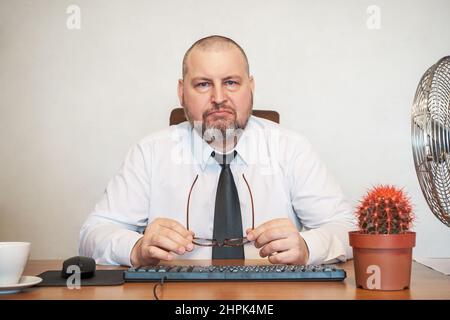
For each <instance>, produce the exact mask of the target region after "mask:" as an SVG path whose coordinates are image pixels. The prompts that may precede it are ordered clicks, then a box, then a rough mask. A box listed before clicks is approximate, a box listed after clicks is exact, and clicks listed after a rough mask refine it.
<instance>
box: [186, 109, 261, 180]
mask: <svg viewBox="0 0 450 320" xmlns="http://www.w3.org/2000/svg"><path fill="white" fill-rule="evenodd" d="M253 127H254V123H253V116H250V118H249V120H248V122H247V126H246V127H245V129H244V130H243V132H242V135H241V137H240V138H239V141H238V143H237V145H236V147H235V148H234V150H236V151H237V155H236V161H237V162H238V163H243V164H244V165H247V164H248V160H249V154H248V152H249V146H251V144H252V143H255V141H254V139H255V137H254V135H252V134H251V133H250V132H251V130H252V129H253ZM191 136H192V139H191V150H192V153H193V156H194V159H195V161H196V163H198V164H199V165H200V167H201V169H202V171H204V170H205V168H206V165H207V164H208V163H209V161H211V160H212V161H213V162H216V161H215V160H214V159H213V158H212V157H211V153H212V152H213V151H214V148H212V147H211V146H210V145H209V144H208V143H207V142H206V141H205V140H203V138H202V137H201V136H200V134H199V133H198V132H197V131H196V130H195V129H194V128H192V127H191Z"/></svg>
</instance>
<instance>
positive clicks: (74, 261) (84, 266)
mask: <svg viewBox="0 0 450 320" xmlns="http://www.w3.org/2000/svg"><path fill="white" fill-rule="evenodd" d="M71 266H72V268H70V267H71ZM73 266H75V268H74V267H73ZM76 267H78V268H79V270H80V276H81V279H88V278H92V277H93V276H94V275H95V260H94V259H92V258H89V257H83V256H76V257H72V258H69V259H67V260H65V261H64V263H63V267H62V270H61V277H63V278H64V279H67V278H68V277H70V276H71V275H73V274H74V273H75V271H76V270H77V269H76Z"/></svg>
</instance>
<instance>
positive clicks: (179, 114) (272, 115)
mask: <svg viewBox="0 0 450 320" xmlns="http://www.w3.org/2000/svg"><path fill="white" fill-rule="evenodd" d="M252 114H253V115H254V116H255V117H259V118H264V119H267V120H270V121H273V122H276V123H280V114H279V113H278V112H276V111H273V110H253V111H252ZM186 120H187V119H186V116H185V115H184V110H183V108H175V109H173V110H172V112H171V113H170V119H169V125H174V124H179V123H181V122H184V121H186Z"/></svg>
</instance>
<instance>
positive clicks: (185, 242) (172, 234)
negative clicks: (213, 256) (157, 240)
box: [160, 227, 194, 251]
mask: <svg viewBox="0 0 450 320" xmlns="http://www.w3.org/2000/svg"><path fill="white" fill-rule="evenodd" d="M160 234H161V235H163V236H165V237H167V238H169V239H171V240H173V241H175V242H176V243H178V244H179V245H180V246H184V247H185V248H186V250H188V251H192V250H193V249H194V245H193V244H192V240H193V239H194V238H193V237H192V235H191V234H189V236H188V237H187V238H185V237H183V236H181V235H180V234H179V233H178V232H176V231H174V230H173V229H169V228H166V227H162V228H161V231H160Z"/></svg>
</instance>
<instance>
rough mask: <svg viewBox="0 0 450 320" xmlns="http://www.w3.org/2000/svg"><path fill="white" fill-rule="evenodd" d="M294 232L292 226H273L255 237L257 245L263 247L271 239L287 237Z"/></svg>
mask: <svg viewBox="0 0 450 320" xmlns="http://www.w3.org/2000/svg"><path fill="white" fill-rule="evenodd" d="M291 233H292V230H291V229H290V228H286V227H281V228H279V227H278V228H277V227H275V228H271V229H267V230H266V231H264V232H263V233H261V235H260V236H259V237H258V238H256V239H255V247H256V248H261V247H262V246H264V245H266V244H267V243H269V242H271V241H275V240H278V239H285V238H287V237H289V235H290V234H291Z"/></svg>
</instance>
